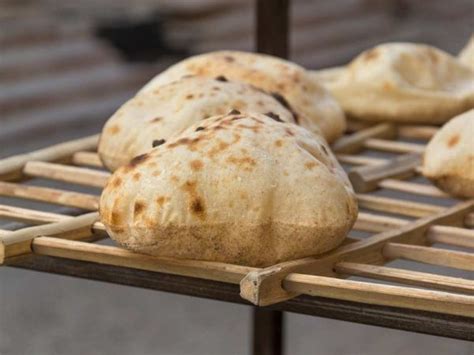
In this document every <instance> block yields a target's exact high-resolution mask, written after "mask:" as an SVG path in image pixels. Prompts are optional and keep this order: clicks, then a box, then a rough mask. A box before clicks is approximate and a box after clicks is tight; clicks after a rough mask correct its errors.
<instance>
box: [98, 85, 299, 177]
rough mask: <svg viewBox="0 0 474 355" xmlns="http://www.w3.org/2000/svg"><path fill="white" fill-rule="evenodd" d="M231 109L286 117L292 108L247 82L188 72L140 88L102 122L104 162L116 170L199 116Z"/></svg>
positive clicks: (292, 120)
mask: <svg viewBox="0 0 474 355" xmlns="http://www.w3.org/2000/svg"><path fill="white" fill-rule="evenodd" d="M232 109H236V110H239V111H242V112H244V111H250V112H259V113H267V112H271V113H273V114H274V115H277V116H278V117H279V118H280V119H282V120H283V121H286V122H294V118H293V114H292V113H291V112H290V111H289V110H287V109H286V108H285V107H284V106H283V105H282V104H280V103H279V102H278V100H277V99H275V98H274V97H272V96H271V95H269V94H266V93H264V92H262V91H261V90H258V89H257V88H254V87H252V86H250V85H246V84H243V83H237V82H223V81H219V80H214V79H208V78H200V77H188V78H183V79H180V80H177V81H175V82H172V83H169V84H167V85H163V86H161V87H159V88H156V89H154V90H151V91H147V92H143V93H140V94H138V95H137V96H136V97H134V98H133V99H131V100H130V101H128V102H127V103H125V104H124V105H123V106H122V107H121V108H120V109H119V110H118V111H117V112H116V113H115V114H114V115H113V116H112V117H111V118H110V119H109V120H108V121H107V123H106V124H105V126H104V129H103V130H102V135H101V139H100V142H99V148H98V152H99V156H100V158H101V160H102V162H103V163H104V165H105V166H106V167H107V168H108V169H110V170H115V169H117V168H118V167H120V166H122V165H124V164H126V163H128V162H129V161H130V160H131V159H132V158H133V157H135V156H137V155H140V154H143V153H145V152H147V151H149V150H150V149H151V148H152V146H153V142H155V144H158V143H160V142H161V143H163V142H165V141H167V140H168V139H169V138H170V137H171V136H173V135H176V134H179V133H181V132H182V131H184V130H185V129H186V128H188V127H189V126H191V125H192V124H194V123H196V122H200V121H201V120H203V119H205V118H207V117H211V116H215V115H219V114H224V113H228V112H229V111H231V110H232Z"/></svg>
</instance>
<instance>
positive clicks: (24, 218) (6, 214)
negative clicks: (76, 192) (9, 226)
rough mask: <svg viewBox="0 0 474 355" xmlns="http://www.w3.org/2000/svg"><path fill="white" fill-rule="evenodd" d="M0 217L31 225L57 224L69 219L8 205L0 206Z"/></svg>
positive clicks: (56, 214)
mask: <svg viewBox="0 0 474 355" xmlns="http://www.w3.org/2000/svg"><path fill="white" fill-rule="evenodd" d="M0 217H2V218H8V219H13V220H15V221H20V222H25V223H32V224H43V223H50V222H57V221H61V220H63V219H65V218H69V216H64V215H62V214H58V213H51V212H43V211H35V210H31V209H27V208H21V207H14V206H8V205H0Z"/></svg>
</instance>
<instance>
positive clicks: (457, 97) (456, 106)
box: [312, 43, 474, 124]
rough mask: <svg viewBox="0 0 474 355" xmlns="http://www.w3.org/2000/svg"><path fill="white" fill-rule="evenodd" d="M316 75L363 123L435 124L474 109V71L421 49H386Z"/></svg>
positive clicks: (435, 51) (446, 56) (418, 46)
mask: <svg viewBox="0 0 474 355" xmlns="http://www.w3.org/2000/svg"><path fill="white" fill-rule="evenodd" d="M312 75H313V79H314V80H316V81H318V82H320V83H321V84H323V85H324V86H325V87H326V88H327V89H328V90H329V91H330V92H331V93H332V94H333V95H334V96H335V97H336V99H337V100H338V102H339V103H340V104H341V106H342V107H343V109H344V111H345V113H346V114H347V115H348V116H350V117H352V118H356V119H359V120H367V121H392V122H402V123H426V124H436V123H443V122H446V121H448V120H449V119H450V118H452V117H453V116H455V115H457V114H460V113H462V112H464V111H466V110H469V109H471V108H473V107H474V71H473V70H471V69H470V68H469V67H467V66H466V65H463V64H461V63H460V62H459V61H458V60H457V59H456V58H455V57H453V56H451V55H450V54H448V53H446V52H443V51H441V50H439V49H436V48H434V47H431V46H427V45H422V44H414V43H388V44H383V45H380V46H377V47H375V48H372V49H370V50H367V51H365V52H363V53H362V54H360V55H359V56H357V57H356V58H355V59H354V60H352V61H351V62H350V63H349V64H348V65H347V66H345V67H340V68H332V69H326V70H321V71H315V72H313V74H312Z"/></svg>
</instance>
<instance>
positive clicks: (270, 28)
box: [256, 0, 290, 58]
mask: <svg viewBox="0 0 474 355" xmlns="http://www.w3.org/2000/svg"><path fill="white" fill-rule="evenodd" d="M256 2H257V3H256V50H257V52H259V53H266V54H271V55H274V56H277V57H281V58H288V56H289V41H288V36H289V35H288V27H289V17H290V15H289V0H256Z"/></svg>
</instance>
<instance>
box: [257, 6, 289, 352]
mask: <svg viewBox="0 0 474 355" xmlns="http://www.w3.org/2000/svg"><path fill="white" fill-rule="evenodd" d="M289 2H290V1H289V0H256V16H255V19H256V31H255V35H256V38H255V42H256V51H257V52H259V53H265V54H270V55H274V56H276V57H280V58H288V56H289V40H288V37H289V33H288V27H289V17H290V13H289ZM282 333H283V313H282V312H280V311H274V310H270V309H267V308H259V307H255V308H254V309H253V354H254V355H282V354H283V334H282Z"/></svg>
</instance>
